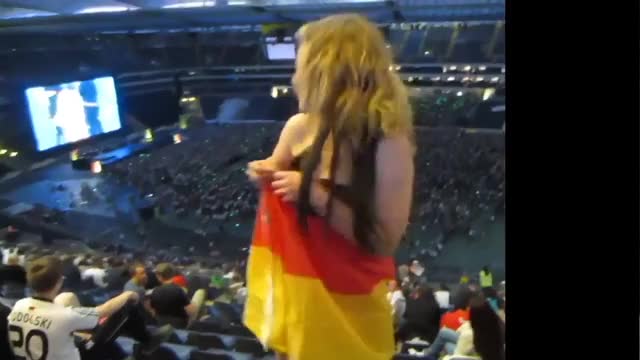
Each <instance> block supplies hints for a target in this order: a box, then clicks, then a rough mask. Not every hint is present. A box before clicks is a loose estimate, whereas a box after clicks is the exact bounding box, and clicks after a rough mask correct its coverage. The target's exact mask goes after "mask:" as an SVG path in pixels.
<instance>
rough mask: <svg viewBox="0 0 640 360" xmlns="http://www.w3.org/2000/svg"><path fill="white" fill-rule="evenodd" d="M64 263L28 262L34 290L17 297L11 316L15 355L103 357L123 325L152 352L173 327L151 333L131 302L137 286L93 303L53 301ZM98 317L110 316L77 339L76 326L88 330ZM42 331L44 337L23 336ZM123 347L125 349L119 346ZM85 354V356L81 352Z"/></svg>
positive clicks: (72, 359)
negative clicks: (66, 304) (86, 337)
mask: <svg viewBox="0 0 640 360" xmlns="http://www.w3.org/2000/svg"><path fill="white" fill-rule="evenodd" d="M62 270H63V266H62V263H61V262H60V260H59V259H57V258H55V257H53V256H45V257H43V258H40V259H37V260H35V261H34V262H33V263H32V264H31V266H30V267H29V271H28V273H27V281H28V284H29V286H30V287H31V289H32V290H33V292H34V296H32V297H30V298H25V299H22V300H20V301H18V302H17V303H16V304H15V306H14V307H13V309H12V310H11V313H10V314H9V316H8V319H9V329H10V334H9V339H10V343H11V346H12V350H13V353H14V354H15V355H16V356H17V357H22V358H25V357H27V354H28V358H33V359H45V358H46V359H49V360H79V359H81V358H82V359H83V360H86V359H104V358H108V357H110V356H115V357H116V358H118V355H120V357H122V354H118V352H119V348H118V347H117V346H115V344H114V343H113V342H112V340H113V339H115V337H117V335H118V333H119V331H121V330H122V331H126V332H127V333H128V334H129V335H130V336H132V337H134V338H135V339H136V340H138V341H140V342H141V343H142V348H141V351H142V353H143V354H146V355H148V354H149V353H151V352H152V351H153V350H155V349H156V348H157V347H158V346H159V345H160V344H161V343H162V342H163V341H165V340H167V339H168V337H169V336H170V334H171V331H172V329H171V328H170V327H165V328H161V329H160V330H159V331H158V332H156V333H155V334H153V335H152V334H150V333H149V332H148V331H147V329H146V328H145V326H144V323H143V322H140V321H138V318H136V314H135V312H134V311H132V310H131V309H132V308H131V307H129V306H128V305H127V303H128V302H129V301H134V302H135V301H137V300H138V296H137V295H136V294H135V293H133V292H124V293H122V294H121V295H119V296H117V297H115V298H113V299H111V300H109V301H107V302H106V303H104V304H102V305H100V306H97V307H95V308H80V307H75V308H74V307H64V306H62V305H59V304H56V303H54V302H53V301H54V299H55V298H56V297H57V295H58V293H59V292H60V289H62V282H63V276H62ZM100 317H108V318H109V319H107V320H106V321H105V322H104V324H103V325H100V326H99V327H97V328H96V329H95V330H94V331H93V333H92V335H90V341H80V340H79V341H78V345H77V346H76V343H75V341H74V332H77V331H82V330H90V329H93V328H95V327H96V326H97V325H98V320H99V318H100ZM32 337H39V338H40V339H39V340H40V341H20V339H30V338H32ZM120 353H121V351H120ZM81 354H82V356H81Z"/></svg>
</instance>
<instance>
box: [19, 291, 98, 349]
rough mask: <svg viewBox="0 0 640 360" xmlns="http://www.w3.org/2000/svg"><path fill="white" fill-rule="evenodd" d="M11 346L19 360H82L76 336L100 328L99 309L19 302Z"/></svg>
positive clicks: (27, 299) (35, 300)
mask: <svg viewBox="0 0 640 360" xmlns="http://www.w3.org/2000/svg"><path fill="white" fill-rule="evenodd" d="M7 319H8V320H9V342H10V343H11V347H12V349H13V353H14V354H15V355H16V358H17V359H27V360H80V353H79V352H78V349H77V348H76V346H75V344H74V339H73V332H74V331H78V330H87V329H93V328H94V327H95V326H96V325H97V324H98V319H99V317H98V313H97V312H96V310H95V308H82V307H76V308H70V307H69V308H66V307H64V306H62V305H58V304H54V303H53V302H51V301H48V300H44V299H39V298H37V299H35V298H26V299H22V300H20V301H18V302H17V303H16V304H15V305H14V306H13V309H12V310H11V313H10V314H9V317H8V318H7Z"/></svg>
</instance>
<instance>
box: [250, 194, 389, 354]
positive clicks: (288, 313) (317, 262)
mask: <svg viewBox="0 0 640 360" xmlns="http://www.w3.org/2000/svg"><path fill="white" fill-rule="evenodd" d="M308 220H309V231H308V232H307V233H304V232H303V231H302V230H300V229H299V226H298V219H297V213H296V210H295V208H294V207H293V206H291V205H290V204H288V203H285V202H283V201H281V200H280V198H279V197H278V196H277V195H275V194H274V193H273V190H272V189H270V188H268V187H266V188H264V189H263V190H262V192H261V194H260V205H259V208H258V212H257V218H256V224H255V228H254V234H253V242H252V246H251V253H250V256H249V261H248V267H247V287H248V296H247V302H246V305H245V313H244V323H245V325H246V326H247V327H248V328H249V329H251V331H253V332H254V333H255V335H256V336H257V337H258V339H260V341H261V342H262V344H263V345H264V346H265V347H268V348H270V349H273V350H275V351H278V352H281V353H285V354H287V355H288V356H289V359H291V360H316V359H317V360H327V359H338V360H339V359H345V360H347V359H348V360H359V359H363V360H364V359H366V360H370V359H373V360H377V359H379V360H389V359H391V358H392V356H393V353H394V340H393V325H392V318H391V306H390V305H389V303H388V302H387V299H386V293H387V286H386V283H387V281H388V280H391V279H393V278H394V274H395V265H394V261H393V258H392V257H382V256H375V255H371V254H369V253H367V252H366V251H365V250H363V249H361V248H360V247H358V246H356V245H353V244H352V243H350V242H348V241H347V240H346V239H345V238H344V237H342V236H341V235H339V234H338V233H336V232H334V231H332V230H331V229H329V228H328V226H327V224H326V222H325V220H324V219H322V218H320V217H310V218H309V219H308Z"/></svg>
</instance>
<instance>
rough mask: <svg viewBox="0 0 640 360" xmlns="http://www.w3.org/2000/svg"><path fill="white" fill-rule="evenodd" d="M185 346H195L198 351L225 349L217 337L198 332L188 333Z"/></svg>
mask: <svg viewBox="0 0 640 360" xmlns="http://www.w3.org/2000/svg"><path fill="white" fill-rule="evenodd" d="M186 344H187V345H191V346H195V347H197V348H198V349H200V350H206V349H227V346H226V345H225V343H224V342H223V341H222V339H220V338H219V337H218V335H214V334H205V333H199V332H190V333H189V334H188V336H187V341H186Z"/></svg>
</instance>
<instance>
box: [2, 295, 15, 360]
mask: <svg viewBox="0 0 640 360" xmlns="http://www.w3.org/2000/svg"><path fill="white" fill-rule="evenodd" d="M10 313H11V308H10V307H8V306H7V305H5V304H3V303H2V302H0V359H7V360H13V359H14V357H13V351H11V346H10V345H9V334H8V332H7V329H8V328H9V321H8V320H7V318H8V317H9V314H10Z"/></svg>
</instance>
